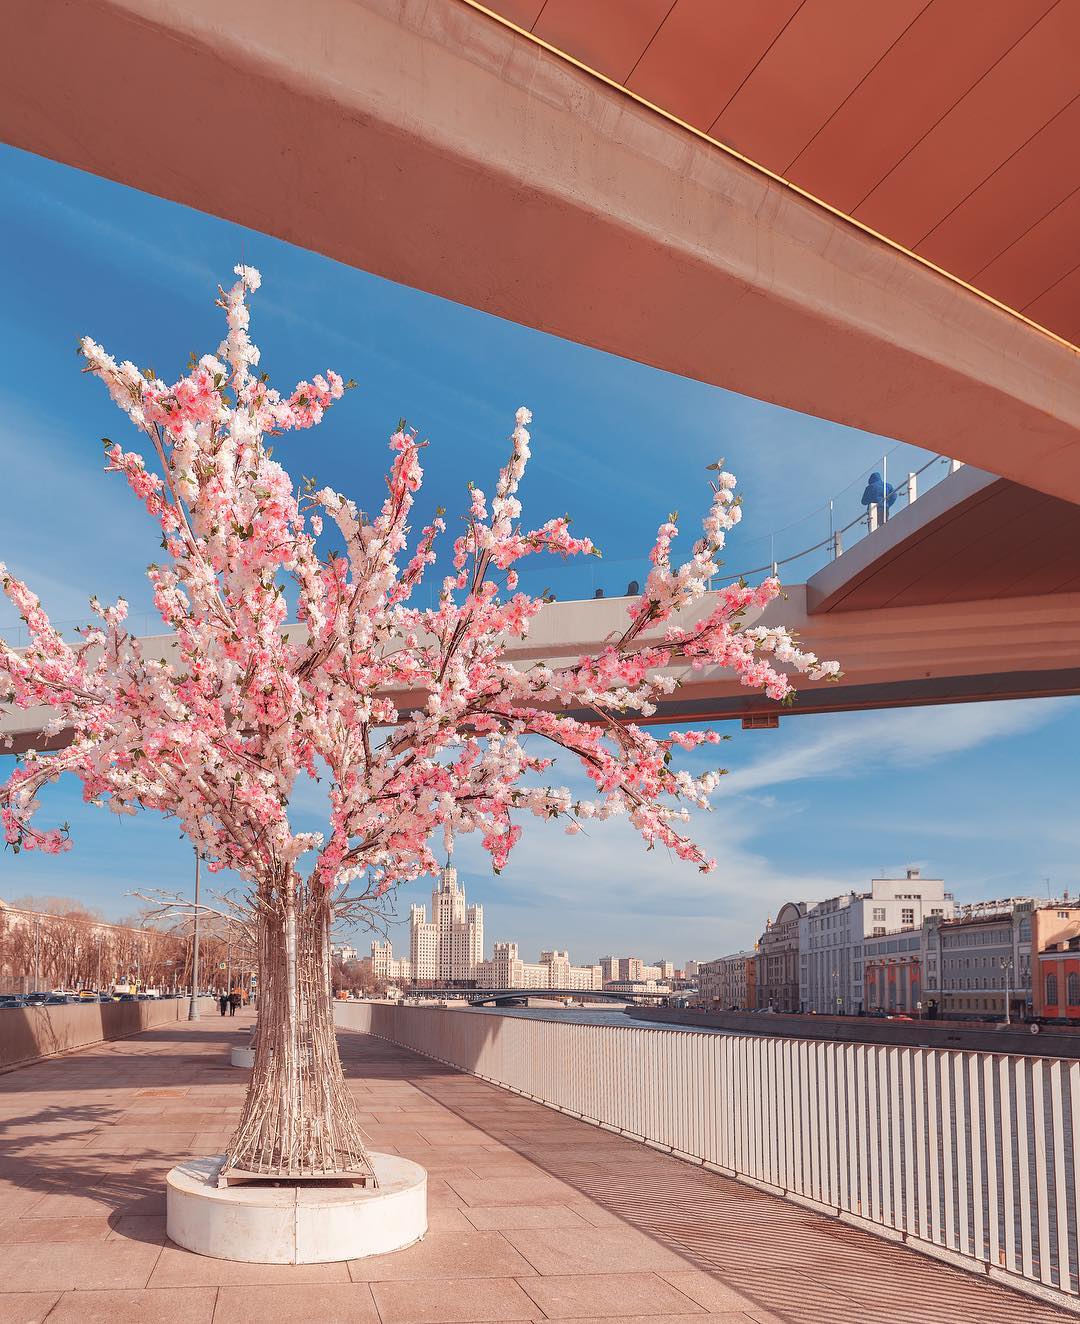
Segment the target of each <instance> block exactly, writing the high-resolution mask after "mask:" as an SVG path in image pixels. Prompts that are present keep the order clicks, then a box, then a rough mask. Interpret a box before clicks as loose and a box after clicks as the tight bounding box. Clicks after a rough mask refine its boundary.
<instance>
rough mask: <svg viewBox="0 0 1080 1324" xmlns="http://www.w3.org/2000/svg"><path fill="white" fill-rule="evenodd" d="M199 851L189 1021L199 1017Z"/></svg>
mask: <svg viewBox="0 0 1080 1324" xmlns="http://www.w3.org/2000/svg"><path fill="white" fill-rule="evenodd" d="M198 999H199V852H198V851H197V850H196V852H195V924H194V927H193V933H192V939H191V1001H190V1002H189V1003H188V1014H187V1018H188V1020H189V1021H197V1020H198V1019H199V1000H198Z"/></svg>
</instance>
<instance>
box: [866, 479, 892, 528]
mask: <svg viewBox="0 0 1080 1324" xmlns="http://www.w3.org/2000/svg"><path fill="white" fill-rule="evenodd" d="M897 495H898V494H897V491H896V488H895V487H893V485H892V483H887V482H885V480H884V479H883V478H882V476H881V474H879V473H878V472H877V471H876V470H875V471H874V472H873V473H872V474H871V475H870V481H869V482H868V483H867V484H866V487H865V488H864V490H863V494H862V504H863V505H864V506H866V507H867V514H868V515H869V513H870V507H871V506H873V507H874V509H875V513H876V515H877V522H878V523H879V524H883V523H884V522H885V515H886V512H887V511H890V510H892V508H893V506H894V505H895V504H896V498H897Z"/></svg>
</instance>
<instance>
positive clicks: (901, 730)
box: [720, 699, 1076, 796]
mask: <svg viewBox="0 0 1080 1324" xmlns="http://www.w3.org/2000/svg"><path fill="white" fill-rule="evenodd" d="M1075 707H1076V700H1075V699H1031V700H1027V701H1023V700H1012V701H1009V702H1002V703H967V704H955V705H952V706H948V705H943V706H941V707H931V708H903V709H897V710H894V711H891V712H880V713H873V714H862V713H853V714H845V715H843V716H840V715H838V716H833V717H830V718H829V719H828V724H827V725H819V721H820V719H819V720H818V721H816V722H815V723H814V726H813V730H812V733H811V734H808V735H806V736H801V735H800V736H797V737H796V738H795V739H794V740H793V741H792V742H791V743H790V744H788V743H785V745H784V747H783V748H782V749H781V750H779V751H776V752H774V753H771V754H766V755H764V756H763V757H762V758H759V759H758V760H757V761H756V762H753V763H751V764H749V765H748V766H746V767H742V768H738V769H736V770H735V771H734V772H732V773H730V774H729V775H728V776H727V777H725V778H724V779H723V781H722V782H721V784H720V789H721V792H722V793H723V794H725V795H728V796H731V795H740V794H745V793H746V792H748V791H755V790H759V789H760V788H762V787H765V786H779V785H783V784H784V783H788V782H794V781H803V780H807V779H810V778H813V779H827V778H840V777H853V776H856V775H858V774H859V773H861V772H864V771H866V770H868V769H878V770H880V769H883V768H888V769H892V768H916V767H919V766H925V765H927V764H931V763H935V762H937V761H938V760H940V759H943V758H948V757H950V756H951V755H954V754H960V753H963V752H964V751H966V750H970V749H974V748H976V747H977V746H979V745H983V744H986V743H987V742H989V741H992V740H1000V739H1003V738H1005V737H1006V736H1010V735H1019V734H1021V733H1023V732H1027V731H1031V730H1034V729H1035V728H1037V727H1040V726H1044V725H1045V724H1046V723H1048V722H1051V721H1055V720H1057V719H1058V718H1059V717H1060V716H1061V715H1062V714H1063V713H1064V712H1065V711H1067V710H1069V709H1070V708H1075ZM800 720H801V719H800Z"/></svg>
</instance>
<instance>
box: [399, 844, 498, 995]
mask: <svg viewBox="0 0 1080 1324" xmlns="http://www.w3.org/2000/svg"><path fill="white" fill-rule="evenodd" d="M483 959H484V908H483V906H469V905H466V901H465V889H464V888H463V887H461V886H460V885H459V883H458V876H457V870H456V869H455V868H454V866H453V865H452V864H448V865H447V866H446V867H445V868H444V869H443V870H442V871H441V872H440V874H439V884H438V886H437V887H436V888H435V889H434V890H433V891H432V893H431V919H430V920H429V919H428V917H427V910H426V908H425V907H424V906H413V907H411V909H410V911H409V963H410V966H411V970H412V978H413V979H414V980H416V982H417V983H424V982H430V983H435V984H441V985H446V984H463V983H468V982H470V981H472V980H474V979H475V978H476V972H477V969H478V968H479V966H480V964H481V963H482V962H483Z"/></svg>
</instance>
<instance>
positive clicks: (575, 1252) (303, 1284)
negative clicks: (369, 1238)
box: [0, 1014, 1076, 1324]
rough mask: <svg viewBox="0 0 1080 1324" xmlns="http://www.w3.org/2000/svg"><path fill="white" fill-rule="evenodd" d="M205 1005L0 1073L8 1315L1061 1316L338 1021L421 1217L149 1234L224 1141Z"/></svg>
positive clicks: (54, 1323) (1010, 1320) (958, 1321)
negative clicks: (335, 1240)
mask: <svg viewBox="0 0 1080 1324" xmlns="http://www.w3.org/2000/svg"><path fill="white" fill-rule="evenodd" d="M250 1019H251V1017H250V1014H243V1015H242V1016H240V1017H237V1018H236V1020H222V1019H220V1018H218V1017H217V1016H214V1017H207V1018H205V1019H203V1020H201V1021H198V1022H195V1023H191V1024H189V1023H187V1022H178V1023H176V1024H171V1025H167V1026H162V1027H158V1028H156V1029H153V1030H149V1031H146V1032H145V1033H142V1034H140V1035H137V1036H136V1037H134V1038H131V1039H126V1040H122V1041H119V1042H114V1043H108V1044H101V1045H97V1046H95V1047H93V1048H91V1049H87V1050H84V1051H81V1052H77V1053H73V1054H70V1055H67V1056H65V1057H60V1058H56V1059H52V1060H49V1061H45V1062H41V1063H38V1064H36V1065H31V1066H26V1067H22V1068H18V1069H16V1070H13V1071H10V1072H8V1073H7V1074H4V1075H0V1324H37V1322H38V1321H45V1320H48V1321H49V1324H98V1322H99V1321H101V1322H103V1324H104V1322H107V1324H117V1321H125V1322H126V1321H132V1322H133V1324H159V1322H160V1324H164V1322H165V1321H169V1322H172V1321H175V1322H176V1324H254V1322H255V1321H258V1324H265V1321H268V1320H273V1321H275V1324H276V1322H278V1321H280V1322H281V1324H302V1322H303V1324H306V1322H308V1321H311V1322H314V1321H318V1324H481V1321H500V1322H505V1324H511V1322H512V1321H541V1320H548V1319H552V1320H561V1321H563V1322H564V1324H574V1322H575V1321H576V1322H577V1324H585V1322H586V1321H600V1320H604V1321H607V1324H659V1322H660V1321H664V1322H665V1324H690V1322H691V1321H696V1320H701V1321H702V1322H703V1324H704V1321H706V1320H708V1319H714V1320H717V1321H722V1322H723V1324H844V1322H846V1321H851V1322H852V1324H855V1322H856V1321H858V1324H866V1321H876V1320H888V1321H895V1322H896V1324H902V1322H903V1321H912V1324H916V1321H917V1322H918V1324H926V1321H937V1320H942V1321H944V1320H948V1321H949V1322H950V1324H1027V1322H1028V1321H1031V1322H1034V1321H1052V1320H1070V1319H1072V1320H1075V1318H1076V1316H1074V1315H1070V1314H1067V1313H1064V1312H1062V1311H1061V1310H1059V1309H1057V1308H1055V1307H1052V1306H1049V1305H1043V1304H1041V1303H1039V1302H1037V1301H1034V1300H1032V1299H1031V1298H1029V1297H1026V1296H1022V1295H1019V1294H1016V1293H1014V1292H1012V1291H1010V1290H1008V1289H1006V1288H1002V1287H998V1286H996V1285H994V1284H991V1283H989V1282H986V1281H985V1280H979V1279H977V1278H975V1277H974V1276H972V1275H970V1274H967V1273H965V1272H962V1271H960V1270H956V1269H952V1268H950V1267H948V1266H946V1265H943V1264H940V1263H938V1262H936V1261H933V1260H930V1259H927V1258H925V1257H923V1256H921V1255H918V1254H916V1253H915V1252H913V1251H910V1250H907V1249H906V1248H904V1247H901V1246H897V1245H894V1244H892V1243H890V1242H887V1241H884V1240H882V1239H880V1238H878V1237H874V1236H871V1235H869V1234H867V1233H864V1232H862V1231H860V1230H858V1229H856V1228H853V1227H850V1226H847V1225H844V1224H842V1223H840V1222H838V1221H836V1220H833V1219H830V1218H827V1217H823V1216H821V1215H818V1214H815V1213H811V1212H809V1211H807V1210H804V1209H801V1208H799V1207H798V1206H796V1205H794V1204H791V1203H787V1202H785V1201H783V1200H780V1199H777V1198H774V1197H772V1196H770V1195H765V1194H762V1193H759V1192H757V1191H755V1190H754V1189H752V1188H750V1187H748V1186H745V1185H742V1184H740V1183H737V1182H734V1181H730V1180H727V1179H726V1178H724V1177H721V1176H718V1175H715V1174H713V1173H710V1172H707V1171H705V1170H702V1169H699V1168H696V1167H694V1166H691V1165H688V1164H686V1163H683V1162H680V1161H679V1160H678V1159H675V1158H671V1157H669V1156H667V1155H664V1154H661V1153H658V1152H656V1151H655V1150H652V1149H650V1148H649V1147H647V1146H645V1145H642V1144H638V1143H636V1142H634V1141H631V1140H627V1139H624V1138H622V1137H620V1136H617V1135H613V1134H611V1133H609V1132H606V1131H603V1130H601V1129H599V1128H597V1127H594V1126H591V1125H589V1124H587V1123H585V1122H579V1121H575V1120H573V1119H572V1118H569V1117H566V1116H563V1115H562V1114H560V1113H557V1112H555V1111H553V1110H551V1109H548V1108H545V1107H543V1106H542V1105H540V1104H537V1103H533V1102H531V1101H529V1100H527V1099H524V1098H521V1097H519V1096H517V1095H514V1094H511V1093H509V1092H507V1091H505V1090H501V1089H499V1088H497V1087H496V1086H493V1085H489V1084H486V1083H485V1082H483V1081H481V1080H478V1079H475V1078H472V1077H470V1076H467V1075H463V1074H461V1073H458V1072H456V1071H453V1070H452V1069H450V1068H449V1067H444V1066H441V1065H440V1064H438V1063H436V1062H432V1061H430V1060H429V1059H427V1058H423V1057H420V1056H417V1055H415V1054H413V1053H411V1052H409V1051H407V1050H405V1049H401V1048H397V1047H394V1046H392V1045H389V1044H387V1043H385V1042H383V1041H381V1040H376V1039H373V1038H370V1037H369V1036H367V1035H364V1034H360V1033H356V1032H351V1031H343V1032H341V1034H340V1035H339V1042H340V1043H341V1046H342V1055H343V1058H344V1062H345V1070H346V1073H347V1075H348V1076H349V1077H350V1080H351V1081H352V1084H353V1089H354V1090H355V1093H356V1097H357V1099H358V1101H359V1104H360V1107H361V1109H362V1110H363V1121H364V1124H365V1127H366V1129H367V1131H368V1134H369V1137H370V1141H371V1144H372V1146H373V1147H374V1148H376V1149H381V1150H384V1151H388V1152H396V1153H400V1154H404V1155H405V1156H406V1157H408V1158H412V1159H415V1160H416V1161H417V1162H420V1163H422V1164H423V1165H424V1166H425V1167H426V1168H427V1169H428V1172H429V1174H430V1179H429V1181H430V1184H429V1205H430V1222H431V1227H430V1231H429V1233H428V1235H427V1237H426V1238H425V1240H424V1241H423V1242H422V1243H420V1244H419V1245H417V1246H414V1247H412V1248H410V1249H408V1250H405V1251H400V1252H398V1253H396V1254H394V1255H391V1256H386V1257H382V1258H378V1259H370V1260H356V1261H351V1262H348V1263H340V1264H326V1265H309V1266H286V1265H252V1264H240V1263H235V1262H229V1261H224V1260H214V1259H207V1258H203V1257H200V1256H197V1255H192V1254H190V1253H188V1252H187V1251H183V1250H181V1249H179V1248H178V1247H176V1246H173V1245H171V1244H170V1243H169V1242H168V1241H167V1239H166V1237H165V1219H164V1215H165V1195H164V1186H163V1178H164V1174H165V1171H166V1170H167V1169H168V1168H169V1167H170V1166H171V1165H172V1164H173V1163H174V1162H176V1161H179V1160H181V1159H184V1158H186V1157H189V1156H191V1155H198V1154H203V1155H205V1154H212V1153H216V1152H220V1151H221V1149H222V1148H223V1146H224V1143H225V1141H226V1139H227V1137H228V1135H229V1132H230V1129H231V1126H232V1124H233V1121H234V1119H235V1117H236V1115H237V1114H238V1111H239V1107H240V1103H241V1099H242V1095H243V1090H244V1086H245V1084H246V1076H247V1073H246V1072H242V1071H238V1070H237V1069H235V1068H232V1067H229V1066H228V1065H226V1062H227V1054H228V1049H229V1048H230V1047H231V1046H232V1045H233V1044H235V1043H237V1042H239V1041H241V1039H242V1037H243V1036H244V1034H245V1033H246V1031H247V1030H248V1029H249V1022H250Z"/></svg>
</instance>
